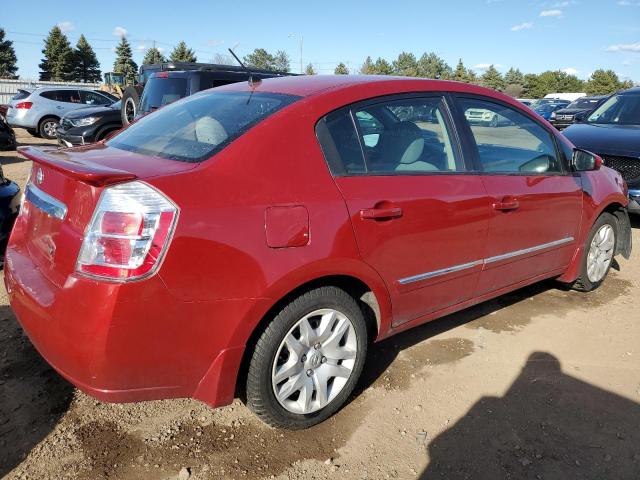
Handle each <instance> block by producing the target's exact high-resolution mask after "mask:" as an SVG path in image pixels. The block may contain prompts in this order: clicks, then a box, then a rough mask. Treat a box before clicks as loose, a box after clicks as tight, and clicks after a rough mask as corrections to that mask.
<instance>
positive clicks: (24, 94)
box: [11, 90, 31, 100]
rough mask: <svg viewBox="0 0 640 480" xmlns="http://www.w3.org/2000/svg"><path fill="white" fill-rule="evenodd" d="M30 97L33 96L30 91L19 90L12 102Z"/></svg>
mask: <svg viewBox="0 0 640 480" xmlns="http://www.w3.org/2000/svg"><path fill="white" fill-rule="evenodd" d="M29 95H31V92H29V91H28V90H18V93H16V94H15V95H14V96H13V98H12V99H11V100H24V99H25V98H27V97H28V96H29Z"/></svg>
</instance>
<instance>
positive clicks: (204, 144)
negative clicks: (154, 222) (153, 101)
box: [107, 92, 299, 162]
mask: <svg viewBox="0 0 640 480" xmlns="http://www.w3.org/2000/svg"><path fill="white" fill-rule="evenodd" d="M298 98H299V97H294V96H291V95H282V94H277V93H253V94H252V93H251V92H215V93H214V92H202V93H199V94H196V95H192V96H190V97H187V98H185V99H184V100H182V101H180V102H177V103H174V104H172V105H167V106H166V107H164V108H162V109H161V110H158V111H157V112H154V113H152V114H150V115H148V116H146V117H143V118H141V119H140V120H138V121H137V122H135V123H133V124H132V125H131V126H130V127H129V128H127V129H126V130H124V131H123V132H122V133H120V134H119V135H116V136H115V137H113V138H112V139H111V140H109V141H108V142H107V145H109V146H111V147H115V148H119V149H121V150H127V151H130V152H136V153H141V154H144V155H153V156H158V157H163V158H168V159H171V160H180V161H183V162H201V161H203V160H205V159H207V158H209V157H211V156H212V155H213V154H215V153H217V152H218V151H220V150H222V149H223V148H224V147H225V146H226V145H228V144H229V143H231V142H232V141H234V140H235V139H236V138H238V137H240V136H241V135H242V134H243V133H244V132H246V131H247V130H248V129H250V128H251V127H253V126H254V125H256V124H258V123H259V122H261V121H262V120H264V119H265V118H267V117H269V116H270V115H272V114H273V113H275V112H277V111H278V110H280V109H281V108H283V107H285V106H287V105H289V104H291V103H293V102H295V101H296V100H297V99H298Z"/></svg>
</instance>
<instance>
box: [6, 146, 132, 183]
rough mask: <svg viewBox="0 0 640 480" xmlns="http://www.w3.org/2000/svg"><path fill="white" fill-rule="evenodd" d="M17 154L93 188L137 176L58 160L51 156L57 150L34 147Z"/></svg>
mask: <svg viewBox="0 0 640 480" xmlns="http://www.w3.org/2000/svg"><path fill="white" fill-rule="evenodd" d="M18 152H19V153H20V154H21V155H22V156H24V157H25V158H28V159H29V160H33V161H34V162H36V163H39V164H40V165H44V166H46V167H49V168H52V169H54V170H58V171H60V172H63V173H65V174H66V175H68V176H70V177H73V178H76V179H78V180H80V181H81V182H84V183H88V184H89V185H92V186H94V187H104V186H107V185H112V184H114V183H120V182H126V181H130V180H135V179H136V178H138V177H137V175H135V174H133V173H130V172H125V171H124V170H118V169H115V168H110V167H105V166H104V165H98V164H96V163H91V162H82V163H81V162H77V161H73V160H67V159H64V158H58V156H57V155H55V156H54V155H52V154H51V153H53V152H58V150H57V149H51V151H50V152H48V151H47V150H44V149H40V148H35V147H18Z"/></svg>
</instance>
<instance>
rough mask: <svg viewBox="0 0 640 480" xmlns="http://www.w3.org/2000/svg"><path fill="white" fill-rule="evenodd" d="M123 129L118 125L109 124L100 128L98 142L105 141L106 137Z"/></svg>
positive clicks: (97, 135)
mask: <svg viewBox="0 0 640 480" xmlns="http://www.w3.org/2000/svg"><path fill="white" fill-rule="evenodd" d="M121 128H122V126H121V125H120V124H118V123H108V124H107V125H104V126H102V127H100V130H98V133H97V134H96V142H99V141H100V140H103V139H104V137H105V136H106V135H108V134H109V133H111V132H115V131H118V130H120V129H121Z"/></svg>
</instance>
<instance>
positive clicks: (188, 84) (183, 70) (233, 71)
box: [121, 62, 291, 126]
mask: <svg viewBox="0 0 640 480" xmlns="http://www.w3.org/2000/svg"><path fill="white" fill-rule="evenodd" d="M285 75H291V74H289V73H285V72H273V71H270V70H257V69H252V70H251V72H250V73H249V72H248V71H247V70H246V69H244V68H242V67H237V66H234V65H218V64H213V63H195V62H167V63H158V64H153V65H142V66H141V67H140V75H139V80H138V84H137V85H135V86H133V87H127V88H126V89H125V91H124V92H123V95H122V107H121V114H122V115H121V120H122V125H125V126H126V125H129V123H131V122H132V121H133V119H134V118H136V117H138V116H139V115H141V114H146V113H149V112H150V111H152V110H153V109H155V108H158V107H161V106H162V105H165V104H167V103H169V102H171V101H174V100H178V99H179V98H182V97H186V96H188V95H192V94H194V93H196V92H199V91H201V90H206V89H207V88H213V87H219V86H221V85H227V84H229V83H236V82H244V81H247V80H248V79H249V77H252V78H253V79H255V80H261V79H264V78H271V77H280V76H285ZM149 83H151V84H152V86H151V87H148V84H149ZM165 90H166V92H165ZM145 96H146V97H147V98H146V106H145V109H144V110H143V109H141V106H142V103H141V101H142V100H143V99H144V97H145Z"/></svg>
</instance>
